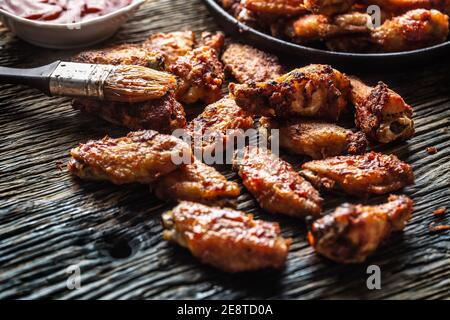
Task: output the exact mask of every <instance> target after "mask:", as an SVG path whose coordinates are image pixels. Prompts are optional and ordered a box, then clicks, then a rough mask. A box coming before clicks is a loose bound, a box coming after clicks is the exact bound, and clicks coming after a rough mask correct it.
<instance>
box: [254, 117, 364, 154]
mask: <svg viewBox="0 0 450 320" xmlns="http://www.w3.org/2000/svg"><path fill="white" fill-rule="evenodd" d="M259 122H260V123H261V126H262V128H265V129H267V130H271V129H278V130H279V131H278V134H279V143H280V147H282V148H284V149H287V150H289V151H291V152H293V153H296V154H301V155H305V156H309V157H311V158H313V159H324V158H327V157H332V156H338V155H343V154H361V153H363V152H365V151H366V148H367V140H366V137H365V135H364V133H362V132H356V133H354V132H352V131H351V130H348V129H344V128H342V127H339V126H338V125H335V124H332V123H326V122H321V121H316V120H305V119H292V120H287V121H278V120H275V119H271V118H266V117H261V119H260V120H259Z"/></svg>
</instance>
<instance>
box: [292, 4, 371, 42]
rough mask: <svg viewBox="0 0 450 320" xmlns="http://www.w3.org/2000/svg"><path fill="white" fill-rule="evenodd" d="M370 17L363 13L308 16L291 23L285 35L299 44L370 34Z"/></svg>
mask: <svg viewBox="0 0 450 320" xmlns="http://www.w3.org/2000/svg"><path fill="white" fill-rule="evenodd" d="M368 19H370V16H369V15H368V14H366V13H361V12H349V13H345V14H340V15H337V16H334V17H329V16H326V15H323V14H306V15H303V16H300V17H299V18H297V19H295V20H293V21H290V22H289V23H287V25H286V27H285V34H286V35H287V36H288V37H289V38H291V39H292V40H293V41H294V42H297V43H306V42H310V41H317V40H324V39H328V38H331V37H336V36H339V35H348V34H368V33H369V32H370V29H369V27H368V25H367V21H368Z"/></svg>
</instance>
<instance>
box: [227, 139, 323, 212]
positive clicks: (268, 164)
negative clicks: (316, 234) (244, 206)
mask: <svg viewBox="0 0 450 320" xmlns="http://www.w3.org/2000/svg"><path fill="white" fill-rule="evenodd" d="M240 152H242V155H241V154H240ZM233 168H234V169H235V170H236V171H237V172H238V174H239V176H240V177H241V178H242V183H243V184H244V186H245V187H246V189H247V190H248V191H249V192H250V193H251V194H253V196H254V197H255V198H256V200H257V201H258V203H259V205H260V206H261V208H263V209H264V210H265V211H268V212H270V213H279V214H285V215H289V216H293V217H301V218H304V217H306V216H308V215H311V216H314V217H318V216H319V215H320V212H321V207H322V198H321V197H320V195H319V193H318V192H317V190H315V189H314V188H313V187H312V186H311V184H310V183H309V182H308V181H306V180H304V179H303V178H302V177H301V176H300V175H299V174H298V173H297V172H295V170H294V168H293V167H292V166H291V165H290V164H289V163H287V162H286V161H284V160H282V159H280V158H279V157H277V156H276V155H274V154H272V153H270V151H268V150H265V149H260V148H257V147H252V146H250V147H246V148H244V149H243V150H240V151H239V152H237V153H236V157H235V160H234V162H233Z"/></svg>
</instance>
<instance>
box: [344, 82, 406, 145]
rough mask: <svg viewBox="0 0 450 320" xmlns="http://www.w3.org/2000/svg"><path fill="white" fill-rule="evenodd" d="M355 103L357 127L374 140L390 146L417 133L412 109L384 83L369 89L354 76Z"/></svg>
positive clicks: (353, 100) (352, 98) (352, 91)
mask: <svg viewBox="0 0 450 320" xmlns="http://www.w3.org/2000/svg"><path fill="white" fill-rule="evenodd" d="M350 82H351V86H352V89H351V94H350V96H351V100H352V103H353V104H354V106H355V110H356V114H355V122H356V125H357V126H358V127H359V128H360V129H361V130H362V131H363V132H364V133H365V134H366V135H367V137H369V138H370V139H372V140H374V141H378V142H381V143H388V142H391V141H394V140H405V139H408V138H410V137H411V136H412V135H413V134H414V122H413V120H412V119H411V117H412V112H413V110H412V108H411V106H409V105H408V104H406V102H405V101H404V100H403V98H402V97H401V96H400V95H399V94H398V93H396V92H394V91H392V90H391V89H389V88H388V86H387V85H386V84H384V83H382V82H379V83H378V85H377V86H375V87H369V86H367V85H365V84H364V83H363V82H362V81H360V80H359V79H357V78H355V77H350Z"/></svg>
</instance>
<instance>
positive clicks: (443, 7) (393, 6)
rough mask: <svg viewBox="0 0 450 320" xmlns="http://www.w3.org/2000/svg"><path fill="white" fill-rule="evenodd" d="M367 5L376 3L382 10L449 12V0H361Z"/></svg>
mask: <svg viewBox="0 0 450 320" xmlns="http://www.w3.org/2000/svg"><path fill="white" fill-rule="evenodd" d="M361 2H362V3H365V4H367V5H371V4H376V5H378V6H380V7H381V8H382V9H383V10H386V11H390V12H395V13H402V12H406V11H410V10H414V9H436V10H439V11H441V12H444V13H446V14H449V13H450V0H363V1H361Z"/></svg>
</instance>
